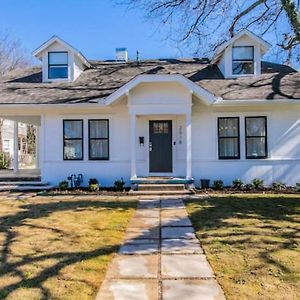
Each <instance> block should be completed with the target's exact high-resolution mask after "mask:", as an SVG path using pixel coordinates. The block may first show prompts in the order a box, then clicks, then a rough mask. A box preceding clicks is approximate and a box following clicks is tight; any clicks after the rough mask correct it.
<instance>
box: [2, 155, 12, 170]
mask: <svg viewBox="0 0 300 300" xmlns="http://www.w3.org/2000/svg"><path fill="white" fill-rule="evenodd" d="M10 163H11V161H10V157H9V154H7V153H4V152H0V169H8V168H9V166H10Z"/></svg>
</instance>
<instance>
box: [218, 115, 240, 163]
mask: <svg viewBox="0 0 300 300" xmlns="http://www.w3.org/2000/svg"><path fill="white" fill-rule="evenodd" d="M239 123H240V122H239V118H238V117H229V118H218V139H219V143H218V144H219V159H239V158H240V124H239Z"/></svg>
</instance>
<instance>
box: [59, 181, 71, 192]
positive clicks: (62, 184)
mask: <svg viewBox="0 0 300 300" xmlns="http://www.w3.org/2000/svg"><path fill="white" fill-rule="evenodd" d="M68 188H69V182H68V181H67V180H63V181H61V182H60V183H59V184H58V189H59V190H60V191H66V190H67V189H68Z"/></svg>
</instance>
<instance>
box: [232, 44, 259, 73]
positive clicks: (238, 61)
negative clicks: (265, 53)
mask: <svg viewBox="0 0 300 300" xmlns="http://www.w3.org/2000/svg"><path fill="white" fill-rule="evenodd" d="M232 74H233V75H243V74H254V47H253V46H235V47H232Z"/></svg>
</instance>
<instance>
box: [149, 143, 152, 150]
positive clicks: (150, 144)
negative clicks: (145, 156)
mask: <svg viewBox="0 0 300 300" xmlns="http://www.w3.org/2000/svg"><path fill="white" fill-rule="evenodd" d="M151 151H152V142H149V152H151Z"/></svg>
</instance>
